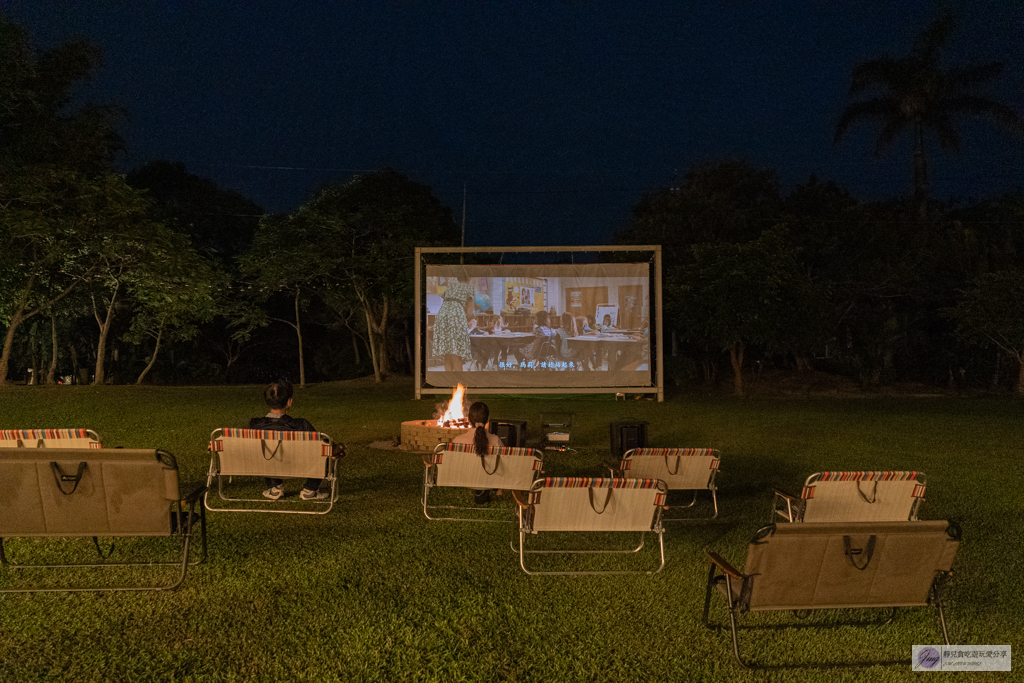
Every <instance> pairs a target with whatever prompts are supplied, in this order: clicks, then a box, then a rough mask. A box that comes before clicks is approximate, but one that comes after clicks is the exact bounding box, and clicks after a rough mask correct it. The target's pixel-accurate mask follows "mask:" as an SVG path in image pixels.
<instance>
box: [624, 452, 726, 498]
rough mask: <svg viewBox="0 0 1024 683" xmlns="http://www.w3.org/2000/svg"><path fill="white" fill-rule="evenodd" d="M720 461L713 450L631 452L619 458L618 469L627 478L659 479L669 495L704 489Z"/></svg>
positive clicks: (711, 481)
mask: <svg viewBox="0 0 1024 683" xmlns="http://www.w3.org/2000/svg"><path fill="white" fill-rule="evenodd" d="M720 461H721V458H720V457H719V454H718V451H717V450H715V449H714V448H634V449H632V450H630V451H626V453H625V454H624V455H623V456H622V463H621V464H620V465H619V469H621V470H622V471H623V472H625V473H628V474H629V476H631V477H640V478H647V479H661V480H662V481H664V482H665V485H666V486H668V489H669V490H670V491H672V490H679V489H686V490H691V489H707V488H710V487H711V485H712V484H713V483H714V480H715V473H716V472H717V471H718V467H719V464H720Z"/></svg>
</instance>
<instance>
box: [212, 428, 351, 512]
mask: <svg viewBox="0 0 1024 683" xmlns="http://www.w3.org/2000/svg"><path fill="white" fill-rule="evenodd" d="M331 444H332V442H331V437H329V436H328V435H327V434H324V433H323V432H288V431H271V430H266V429H236V428H233V427H223V428H221V429H215V430H214V431H213V433H212V434H211V435H210V471H209V474H208V475H207V478H206V486H207V487H208V488H209V487H210V486H211V485H212V484H213V480H214V478H215V477H216V479H217V495H218V496H219V497H220V499H221V500H223V501H229V502H235V503H258V504H260V505H259V507H254V506H249V507H215V506H212V505H210V494H209V491H207V493H206V496H204V498H203V505H205V506H206V509H207V510H211V511H217V512H276V513H285V514H301V515H326V514H327V513H328V512H330V511H331V508H333V507H334V501H335V499H336V497H337V480H338V477H337V470H338V460H337V458H334V457H331ZM225 477H272V478H282V479H283V478H293V477H299V478H314V479H326V480H327V481H329V482H330V484H331V495H330V497H328V498H327V499H326V500H314V501H303V502H302V504H303V505H315V506H321V507H322V506H326V508H325V509H323V510H310V509H308V508H304V507H294V506H293V507H288V508H282V507H281V501H272V500H269V499H267V498H262V497H260V498H230V497H228V496H227V495H225V493H224V478H225Z"/></svg>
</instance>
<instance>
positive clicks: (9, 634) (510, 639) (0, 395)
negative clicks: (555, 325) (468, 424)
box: [0, 381, 1024, 682]
mask: <svg viewBox="0 0 1024 683" xmlns="http://www.w3.org/2000/svg"><path fill="white" fill-rule="evenodd" d="M412 395H413V392H412V384H411V382H410V381H399V382H394V383H390V384H387V385H385V386H383V387H375V386H372V385H370V384H367V383H365V382H362V381H359V382H352V383H336V384H324V385H318V386H312V387H309V388H306V389H304V390H301V391H297V395H296V398H295V407H294V409H293V410H292V411H291V412H292V414H293V415H297V416H301V417H306V418H308V419H309V420H310V421H311V422H312V423H313V424H314V425H316V426H317V428H318V429H320V430H322V431H324V432H326V433H328V434H330V435H331V436H332V437H334V439H335V440H337V441H343V442H345V443H347V444H348V445H349V453H350V456H349V457H348V458H347V459H346V460H344V461H342V465H341V468H340V483H339V488H340V498H339V501H338V503H337V504H336V505H335V509H334V511H332V512H331V513H330V514H329V515H327V516H325V517H308V516H294V515H238V514H227V513H210V514H209V515H208V523H209V544H210V557H209V560H208V561H207V563H206V564H203V565H199V566H197V567H193V568H192V569H191V570H190V572H189V576H188V578H187V579H186V581H185V584H184V585H183V586H182V587H181V588H180V589H179V590H177V591H175V592H173V593H150V594H131V593H113V594H106V595H102V594H93V593H82V594H36V595H6V596H0V681H3V682H20V681H44V680H46V681H80V680H82V681H84V680H89V681H93V680H95V681H149V680H154V681H504V680H509V681H617V682H618V681H763V680H772V681H912V680H914V681H916V680H918V675H917V674H914V673H911V671H910V667H909V665H899V666H888V667H872V668H861V669H832V670H828V671H820V670H815V669H811V668H797V669H789V670H781V671H762V672H752V673H751V672H744V671H742V670H740V669H739V668H738V667H737V666H736V665H735V663H734V662H733V660H732V655H731V650H730V644H729V635H728V630H727V629H726V630H724V631H722V630H720V631H709V630H707V629H705V628H704V627H703V625H702V624H701V621H700V617H701V609H702V606H703V599H704V582H705V580H706V574H707V568H708V563H707V561H706V560H705V558H704V550H705V549H714V550H717V551H718V552H720V553H721V554H722V555H723V556H725V557H726V558H727V559H729V560H731V561H732V562H733V563H734V564H737V565H741V564H742V562H743V559H744V557H745V556H746V546H747V543H748V541H749V540H750V537H751V536H752V534H753V533H754V531H756V530H757V528H758V527H760V526H761V525H762V524H764V523H766V522H768V521H769V520H770V507H771V502H772V495H771V489H772V487H773V486H778V487H781V488H785V489H787V490H792V491H799V489H800V485H801V484H802V483H803V480H804V478H805V477H806V476H807V475H808V474H810V473H812V472H815V471H819V470H830V469H851V470H856V469H879V470H880V469H894V470H900V469H915V470H921V471H924V472H925V473H926V474H927V477H928V492H927V500H926V501H925V503H924V504H923V505H922V507H921V510H920V517H921V518H922V519H946V518H951V519H954V520H956V521H958V522H959V523H960V524H961V526H962V527H963V532H964V538H963V543H962V544H961V546H960V552H959V554H958V556H957V559H956V562H955V565H954V571H955V574H954V576H953V578H952V579H951V581H950V584H949V586H948V591H947V596H948V602H947V604H948V611H947V620H948V622H947V623H948V624H949V628H950V639H951V641H952V642H953V643H954V644H974V645H1005V644H1010V645H1012V647H1013V650H1014V654H1015V655H1016V665H1015V667H1014V672H1013V673H1012V674H1005V673H987V674H985V673H975V674H933V675H932V676H930V677H929V678H928V680H929V681H931V680H935V681H944V680H946V681H953V680H956V681H967V680H970V681H1009V680H1018V681H1020V680H1024V673H1021V672H1022V671H1024V664H1021V663H1020V661H1021V660H1020V658H1021V656H1022V653H1024V590H1022V587H1021V583H1022V580H1024V562H1022V549H1024V524H1022V511H1024V468H1022V449H1024V419H1022V409H1024V404H1022V403H1021V402H1020V401H1013V400H1009V399H956V398H927V399H920V398H918V399H885V398H863V399H848V400H827V399H826V400H815V401H810V400H785V399H774V400H767V399H748V400H736V399H732V398H700V397H696V396H689V397H678V398H674V399H672V400H670V401H668V402H666V403H663V404H657V403H654V402H648V401H627V402H626V403H622V402H618V403H616V402H614V401H612V400H611V398H610V397H608V398H605V397H600V398H597V397H584V398H576V399H573V398H565V397H556V398H540V397H531V398H518V397H484V399H485V400H486V401H487V402H488V403H489V405H490V406H491V416H492V417H497V418H506V419H511V418H519V419H525V420H527V421H529V426H530V428H531V430H532V434H534V435H535V434H536V433H537V425H538V424H539V418H540V414H541V413H542V412H546V411H551V412H554V411H558V410H572V411H575V413H576V415H577V417H576V431H575V433H574V441H576V442H578V444H579V453H578V454H571V455H560V454H549V455H548V456H547V457H546V467H545V469H546V471H547V473H548V474H549V475H552V476H559V475H574V474H600V473H601V469H600V464H601V462H602V461H603V459H604V458H606V457H607V456H608V448H609V443H608V442H609V438H608V423H609V422H611V421H614V420H618V419H643V420H647V421H648V422H650V427H649V440H650V442H651V445H660V446H713V447H715V448H718V449H719V450H720V451H721V453H722V470H721V473H720V475H719V480H718V482H719V507H720V510H721V514H720V516H719V518H718V519H717V520H716V521H714V522H712V523H704V524H700V525H690V526H686V525H678V524H676V525H670V526H669V528H668V531H667V532H666V535H665V545H666V554H667V557H668V564H667V565H666V567H665V569H664V571H662V572H661V573H660V574H658V575H655V576H653V577H644V576H640V577H592V576H584V577H534V576H527V575H526V574H524V573H523V572H522V571H521V570H520V569H519V566H518V561H517V558H516V556H515V555H514V554H513V553H512V552H511V550H510V549H509V544H508V542H509V541H510V540H511V539H512V538H513V535H514V526H513V525H512V524H509V525H497V524H494V525H484V524H479V525H476V524H459V523H451V522H429V521H427V520H426V519H424V517H423V513H422V511H421V509H420V507H419V499H420V495H421V487H422V469H423V467H422V463H421V460H420V456H418V455H411V454H407V453H402V452H395V451H380V450H373V449H370V448H368V444H369V443H370V442H371V441H377V440H385V439H390V438H391V437H392V436H394V435H397V433H398V430H399V423H400V422H402V421H403V420H413V419H423V418H427V417H430V415H431V413H432V412H433V409H434V400H436V399H428V400H424V401H419V402H417V401H414V400H412V398H411V397H412ZM264 413H265V408H264V406H263V404H262V398H261V389H260V388H259V387H252V386H249V387H198V388H196V387H122V386H105V387H55V388H45V387H40V388H35V387H7V388H3V389H0V429H11V428H42V427H54V428H55V427H88V428H90V429H94V430H96V431H97V432H99V434H100V435H101V436H102V437H103V442H104V444H105V446H106V447H115V446H124V447H138V448H157V447H158V448H163V449H165V450H168V451H170V452H172V453H174V454H175V456H177V459H178V463H179V467H180V469H181V478H182V490H183V491H184V490H187V489H188V488H189V487H190V485H193V484H198V483H202V482H203V481H205V473H206V469H207V467H208V464H209V458H208V455H207V453H206V443H207V441H208V439H209V435H210V432H211V431H212V430H213V429H214V428H216V427H222V426H245V425H246V424H247V423H248V419H249V417H252V416H255V415H262V414H264ZM0 486H2V482H0ZM298 488H300V484H299V483H298V482H293V483H291V484H290V488H289V489H288V490H289V493H290V495H291V496H292V497H295V496H297V491H298ZM253 490H254V491H255V490H257V489H255V488H254V489H253ZM0 495H2V494H0ZM465 498H466V500H467V501H468V500H469V495H468V494H466V496H465ZM506 498H507V496H506ZM500 504H501V505H504V504H507V501H506V500H504V499H503V500H502V501H501V503H500ZM69 543H71V544H78V545H81V547H82V548H83V549H84V550H90V549H91V544H89V543H88V541H87V540H74V541H69ZM130 545H131V544H130V543H129V547H128V550H131V547H130ZM9 546H10V548H11V551H12V554H16V553H18V552H23V553H34V552H37V548H38V546H39V544H38V543H35V542H31V541H17V540H15V541H11V542H9ZM644 559H647V560H650V562H652V563H653V561H654V556H653V554H649V555H645V556H644ZM37 573H38V572H37ZM12 580H14V581H19V580H20V579H12V578H11V577H10V572H4V573H2V574H0V581H3V582H5V583H9V582H10V581H12ZM715 604H716V609H715V610H714V612H713V615H714V616H715V618H716V620H717V621H718V622H719V623H723V624H724V623H726V621H725V620H726V613H725V609H724V607H723V606H722V602H721V601H719V602H716V603H715ZM873 616H874V615H873V614H870V613H861V614H853V615H851V614H849V613H831V612H824V613H820V614H815V615H812V619H816V620H817V621H819V622H825V623H826V624H827V625H829V626H830V627H829V628H822V629H786V630H756V629H755V630H752V631H744V632H743V633H742V634H741V639H742V640H741V643H742V645H743V647H744V651H745V654H746V655H747V656H749V657H751V658H754V659H756V660H759V661H760V662H762V663H766V664H793V663H815V662H820V661H843V660H856V659H887V660H892V659H901V658H907V659H909V657H910V648H911V645H914V644H935V643H940V642H941V631H940V630H939V627H938V623H937V620H936V618H935V616H934V612H933V611H932V610H929V609H923V608H917V609H909V610H903V611H901V612H900V613H899V614H898V616H897V618H896V620H895V622H894V623H892V624H889V625H885V626H880V625H872V626H867V627H854V626H849V625H844V623H845V622H848V621H849V620H850V619H851V617H852V618H854V619H861V620H862V621H863V620H870V619H871V618H872V617H873ZM794 622H795V620H794V619H793V617H792V616H791V615H789V614H771V615H759V614H754V615H748V616H747V618H746V619H744V620H743V622H742V623H744V624H748V625H765V624H779V623H794Z"/></svg>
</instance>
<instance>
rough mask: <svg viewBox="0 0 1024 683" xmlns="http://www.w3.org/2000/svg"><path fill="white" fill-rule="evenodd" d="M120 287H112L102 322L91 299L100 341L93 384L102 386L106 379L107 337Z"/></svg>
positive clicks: (94, 302) (97, 347)
mask: <svg viewBox="0 0 1024 683" xmlns="http://www.w3.org/2000/svg"><path fill="white" fill-rule="evenodd" d="M120 287H121V283H120V282H118V283H117V284H116V285H114V293H113V294H112V295H111V297H110V303H109V304H107V315H106V317H105V318H104V319H103V320H100V314H99V311H98V310H97V309H96V297H93V299H92V312H93V315H94V316H95V317H96V323H97V324H98V325H99V326H100V340H99V343H97V345H96V377H95V378H93V384H103V382H104V380H105V379H106V377H105V372H104V369H105V366H104V363H105V361H106V356H107V336H108V335H109V334H110V326H111V325H112V324H113V322H114V306H115V304H116V303H117V291H118V289H120Z"/></svg>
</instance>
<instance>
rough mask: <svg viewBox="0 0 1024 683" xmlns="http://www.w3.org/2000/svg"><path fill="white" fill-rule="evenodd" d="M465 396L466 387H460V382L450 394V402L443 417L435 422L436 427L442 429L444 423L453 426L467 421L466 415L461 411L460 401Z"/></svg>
mask: <svg viewBox="0 0 1024 683" xmlns="http://www.w3.org/2000/svg"><path fill="white" fill-rule="evenodd" d="M465 395H466V387H464V386H462V383H461V382H460V383H459V384H458V386H456V387H455V391H454V392H453V393H452V400H450V401H448V408H447V409H446V410H445V411H444V415H442V416H441V417H439V418H438V420H437V426H438V427H444V426H445V423H446V422H447V423H448V424H449V425H453V424H455V423H457V422H466V421H468V420H467V418H466V414H465V413H464V412H463V411H462V400H463V397H464V396H465Z"/></svg>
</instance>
